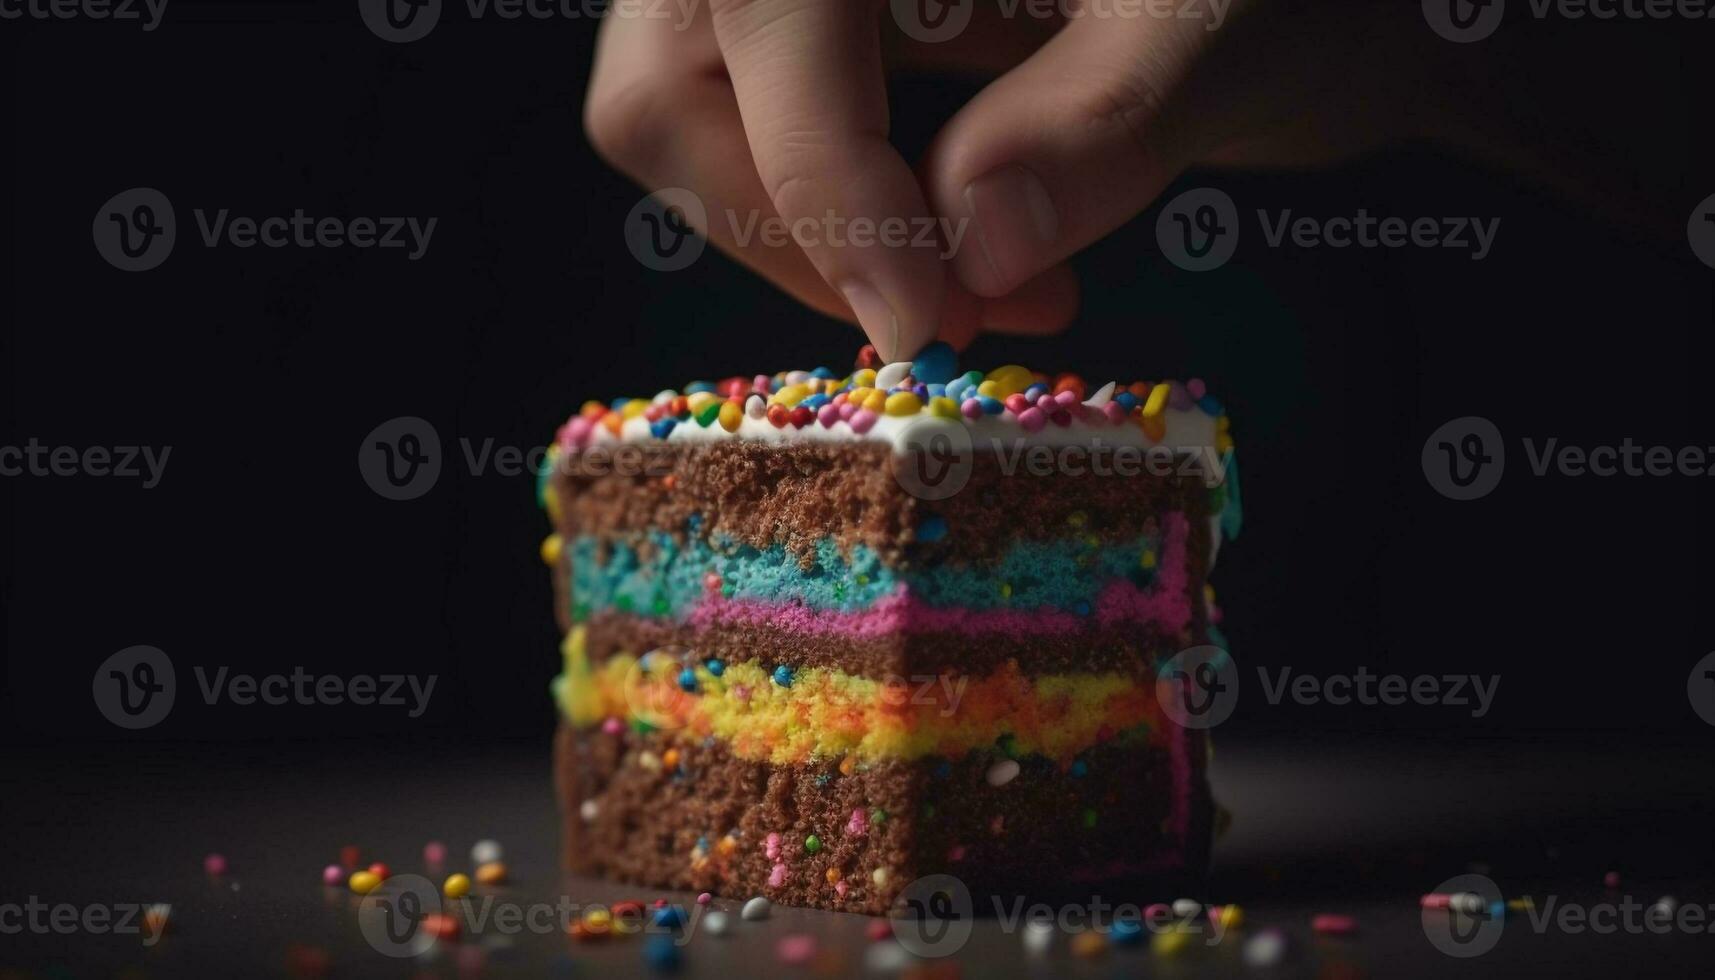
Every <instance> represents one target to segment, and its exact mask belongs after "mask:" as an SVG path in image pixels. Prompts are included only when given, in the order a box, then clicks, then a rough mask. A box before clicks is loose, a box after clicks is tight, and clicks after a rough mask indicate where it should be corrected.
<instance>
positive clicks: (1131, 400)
mask: <svg viewBox="0 0 1715 980" xmlns="http://www.w3.org/2000/svg"><path fill="white" fill-rule="evenodd" d="M1114 401H1116V402H1119V405H1120V407H1121V408H1123V409H1125V410H1126V411H1128V412H1129V411H1131V410H1132V409H1134V408H1136V407H1137V406H1138V404H1139V403H1138V400H1137V396H1136V395H1134V394H1132V393H1131V392H1129V391H1122V392H1119V393H1118V394H1116V395H1114Z"/></svg>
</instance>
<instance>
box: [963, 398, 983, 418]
mask: <svg viewBox="0 0 1715 980" xmlns="http://www.w3.org/2000/svg"><path fill="white" fill-rule="evenodd" d="M959 411H961V412H963V413H964V414H965V418H968V419H975V418H980V417H981V416H982V414H983V403H982V402H980V401H977V400H976V399H975V398H967V399H965V403H964V404H963V405H960V406H959Z"/></svg>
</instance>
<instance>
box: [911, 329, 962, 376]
mask: <svg viewBox="0 0 1715 980" xmlns="http://www.w3.org/2000/svg"><path fill="white" fill-rule="evenodd" d="M958 370H959V355H958V354H957V353H955V352H954V351H953V348H952V347H951V346H950V345H948V344H947V343H946V342H945V341H941V340H937V341H935V342H934V343H932V344H930V345H929V346H928V347H925V348H923V351H922V353H920V354H918V355H917V360H915V361H912V362H911V376H912V377H914V378H916V379H917V380H919V381H928V382H939V383H941V384H946V383H947V382H949V381H951V380H953V375H954V373H955V372H957V371H958Z"/></svg>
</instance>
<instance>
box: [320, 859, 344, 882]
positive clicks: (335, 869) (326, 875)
mask: <svg viewBox="0 0 1715 980" xmlns="http://www.w3.org/2000/svg"><path fill="white" fill-rule="evenodd" d="M343 881H345V869H344V868H342V867H340V866H339V865H337V864H330V865H328V866H327V867H325V868H323V869H322V884H324V885H337V884H340V883H341V882H343Z"/></svg>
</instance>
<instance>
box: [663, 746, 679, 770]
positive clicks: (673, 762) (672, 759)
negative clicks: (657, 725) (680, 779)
mask: <svg viewBox="0 0 1715 980" xmlns="http://www.w3.org/2000/svg"><path fill="white" fill-rule="evenodd" d="M661 762H662V764H663V765H665V766H666V767H667V768H669V769H673V768H675V767H677V766H678V765H679V750H678V749H668V750H667V751H665V752H663V753H661Z"/></svg>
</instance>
